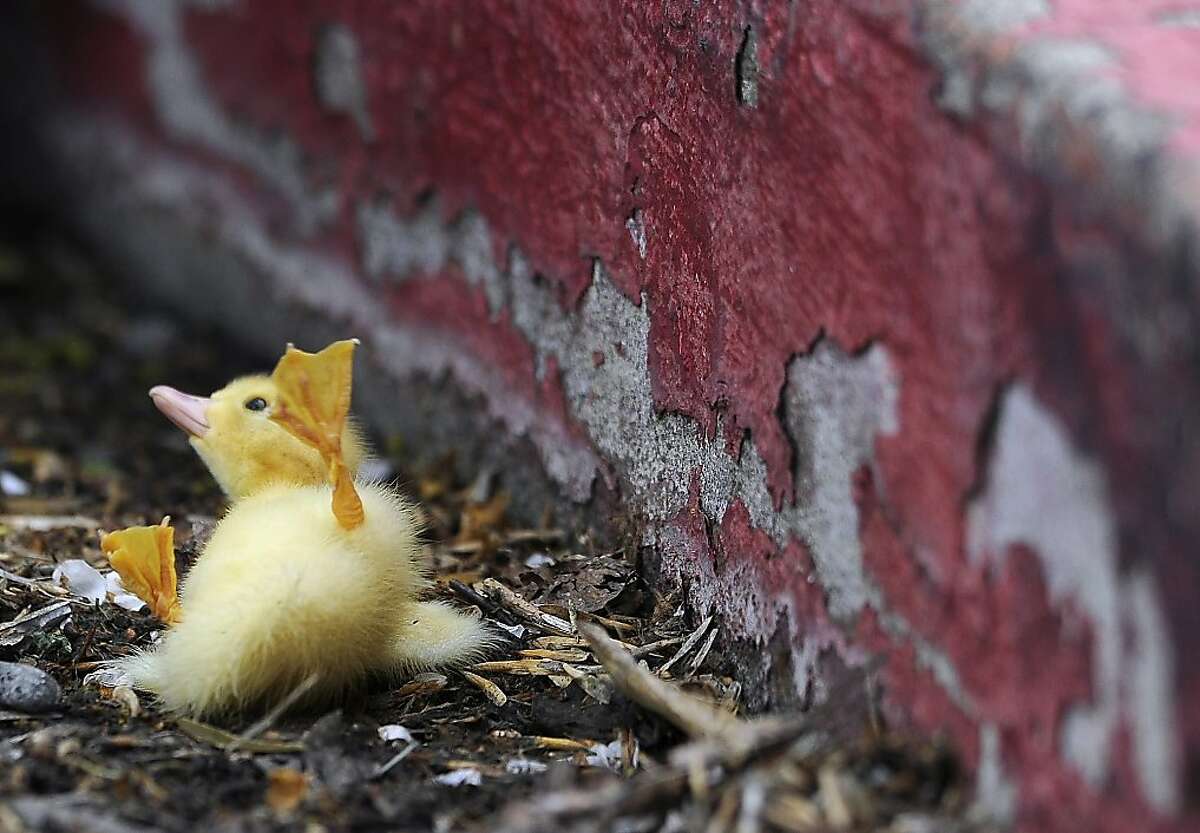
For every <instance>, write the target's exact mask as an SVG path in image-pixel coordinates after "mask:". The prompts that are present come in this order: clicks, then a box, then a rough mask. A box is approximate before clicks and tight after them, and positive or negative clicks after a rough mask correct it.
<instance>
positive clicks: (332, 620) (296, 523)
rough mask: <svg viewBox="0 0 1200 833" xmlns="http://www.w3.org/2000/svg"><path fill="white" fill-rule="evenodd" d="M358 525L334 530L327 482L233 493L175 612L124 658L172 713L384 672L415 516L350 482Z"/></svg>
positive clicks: (397, 622) (406, 605) (233, 706)
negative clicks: (161, 630) (146, 648)
mask: <svg viewBox="0 0 1200 833" xmlns="http://www.w3.org/2000/svg"><path fill="white" fill-rule="evenodd" d="M359 491H360V493H361V496H362V500H363V504H364V509H365V512H366V518H367V521H366V522H365V523H364V524H362V525H361V526H359V527H357V528H355V529H353V530H349V531H348V530H344V529H342V528H341V527H339V526H338V524H337V521H336V520H335V519H334V517H333V515H332V513H331V512H330V510H329V505H330V497H331V488H330V487H329V486H290V487H280V488H268V489H265V490H263V491H262V492H260V493H258V494H255V495H252V496H250V497H247V498H244V499H243V500H240V501H238V502H237V503H236V504H235V505H234V506H233V507H232V508H231V509H230V511H229V513H228V514H227V515H226V516H225V517H224V518H223V519H222V520H221V522H220V523H219V524H218V525H217V529H216V531H215V532H214V534H213V537H212V538H211V539H210V541H209V542H208V544H207V546H206V547H205V549H204V552H203V553H202V554H201V556H200V558H199V559H198V560H197V561H196V564H195V565H194V566H193V568H192V570H191V572H190V573H189V575H188V576H187V578H186V579H185V581H184V586H183V593H182V608H183V619H182V621H181V622H180V623H179V624H178V625H176V626H175V627H174V628H172V629H170V630H169V631H167V633H166V635H165V636H164V637H163V640H162V642H161V644H160V645H159V646H157V648H156V649H155V650H154V651H153V652H152V653H149V654H143V655H141V656H138V657H135V658H132V659H131V660H129V661H127V662H126V664H125V667H126V669H127V670H128V671H129V672H130V674H131V676H132V677H133V679H134V681H135V682H136V683H138V684H140V685H142V686H144V687H147V688H150V689H151V690H153V691H155V692H156V693H157V694H158V695H159V696H160V697H161V699H162V700H163V702H164V704H165V705H166V706H167V707H168V708H170V709H172V710H175V711H182V712H187V713H192V714H211V713H220V712H228V711H233V710H239V709H243V708H246V707H248V706H254V705H259V704H269V703H271V702H274V701H276V700H278V699H280V698H281V697H283V696H286V695H287V694H288V693H289V692H290V691H292V690H293V689H295V688H296V687H297V686H298V685H299V684H300V683H301V682H302V681H304V680H305V679H306V678H307V677H309V676H310V675H311V674H315V675H316V679H317V683H316V687H315V689H314V691H313V692H312V695H313V696H315V697H320V698H329V697H334V696H338V695H340V694H342V693H343V692H344V691H345V690H346V689H347V688H350V687H353V686H354V685H357V684H360V683H361V682H362V681H363V680H364V679H365V677H366V675H367V672H368V671H370V670H373V669H381V668H387V667H388V665H389V661H390V655H391V653H392V652H393V650H394V647H393V646H394V645H395V644H396V642H397V640H398V639H399V638H400V634H399V630H400V628H401V623H402V622H404V621H405V617H406V615H407V611H408V610H410V609H412V608H413V607H414V606H415V605H417V602H416V597H417V595H418V594H419V593H420V590H421V589H422V587H423V586H424V584H425V580H424V578H423V575H422V569H421V565H420V563H419V552H420V542H419V530H420V522H419V512H418V510H417V509H416V508H415V507H413V506H412V505H411V504H409V503H407V502H406V501H405V500H404V499H403V498H401V497H400V496H399V495H397V494H396V493H395V492H394V491H392V490H390V489H388V488H387V487H385V486H381V485H378V484H360V485H359Z"/></svg>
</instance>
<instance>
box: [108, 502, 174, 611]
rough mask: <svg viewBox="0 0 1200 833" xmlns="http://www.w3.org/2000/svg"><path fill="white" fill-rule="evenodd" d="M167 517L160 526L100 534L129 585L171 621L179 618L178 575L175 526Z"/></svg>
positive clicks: (116, 566) (135, 592) (152, 609)
mask: <svg viewBox="0 0 1200 833" xmlns="http://www.w3.org/2000/svg"><path fill="white" fill-rule="evenodd" d="M168 520H169V519H167V518H163V520H162V523H161V524H159V525H158V526H131V527H127V528H125V529H120V530H117V531H115V532H109V533H108V534H107V535H102V536H101V537H100V549H102V550H103V551H104V554H105V555H107V556H108V563H109V564H111V565H112V567H113V569H114V570H116V571H117V574H118V575H119V576H120V577H121V583H122V584H124V585H125V589H126V590H128V591H129V592H130V593H132V594H133V595H135V596H137V597H138V598H139V599H141V600H142V601H143V602H145V603H146V604H147V605H149V606H150V610H151V612H152V613H153V614H154V615H155V616H157V617H158V618H159V619H162V620H163V621H164V622H166V623H167V624H168V625H173V624H175V623H176V622H178V621H179V619H180V616H181V614H182V611H181V609H180V606H179V596H178V592H177V590H178V587H177V585H178V580H177V578H176V576H175V530H174V529H172V528H171V527H170V526H169V525H168V523H167V521H168Z"/></svg>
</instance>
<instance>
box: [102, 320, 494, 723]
mask: <svg viewBox="0 0 1200 833" xmlns="http://www.w3.org/2000/svg"><path fill="white" fill-rule="evenodd" d="M354 344H355V342H352V341H345V342H338V343H336V344H334V345H331V346H330V347H328V348H326V349H325V350H323V351H321V352H320V353H317V354H309V353H303V352H301V351H299V350H295V349H294V348H292V347H290V346H289V348H288V352H287V354H286V355H285V356H284V358H283V359H281V360H280V362H279V365H278V366H277V367H276V369H275V372H274V373H273V374H272V375H271V376H250V377H245V378H242V379H238V380H236V381H234V382H232V383H231V384H229V385H228V386H226V387H225V388H222V389H221V390H219V391H217V392H216V393H214V394H213V395H212V397H211V398H202V397H196V396H190V395H188V394H185V393H181V392H179V391H177V390H175V389H173V388H169V387H163V386H160V387H156V388H154V389H152V390H151V391H150V396H151V398H152V399H153V400H154V403H155V405H157V406H158V408H159V410H161V411H162V412H163V413H164V414H165V415H166V416H167V417H168V418H170V419H171V421H172V422H174V423H175V424H176V425H177V426H179V427H180V428H182V429H183V430H184V431H186V432H187V433H188V435H189V438H190V439H189V442H190V443H191V445H192V447H193V448H195V449H196V451H197V452H198V453H199V455H200V457H201V459H203V461H204V462H205V464H206V465H207V466H208V468H209V470H210V471H211V472H212V474H213V476H214V477H216V479H217V482H218V483H220V485H221V487H222V489H224V490H225V492H226V494H227V495H228V496H229V498H230V500H231V502H232V505H231V506H230V509H229V511H228V513H227V514H226V515H225V516H224V517H223V518H222V519H221V521H220V523H219V524H218V525H217V528H216V530H215V531H214V533H213V535H212V538H211V539H210V540H209V542H208V544H207V545H206V546H205V548H204V551H203V552H202V553H201V555H200V557H199V558H198V559H197V561H196V563H195V565H194V566H193V567H192V569H191V571H190V572H189V574H188V575H187V578H186V579H185V581H184V583H183V590H182V594H181V598H179V599H176V598H175V587H174V585H175V571H174V553H173V548H172V544H171V537H170V534H171V530H170V527H167V526H165V525H164V526H160V527H132V528H130V529H127V530H122V531H119V532H114V533H110V534H109V535H107V536H105V537H104V539H103V541H102V546H103V548H104V550H105V552H107V553H109V557H110V560H111V562H112V564H113V567H114V568H115V569H116V570H117V571H118V573H120V574H121V576H122V578H123V579H124V583H125V586H126V587H127V588H129V589H130V590H131V592H135V593H137V594H138V595H139V596H140V597H141V598H142V599H143V600H144V601H146V602H147V603H148V604H149V605H150V606H151V610H152V611H153V612H154V613H155V614H156V615H158V616H159V617H160V618H162V619H163V621H165V622H167V623H168V624H169V625H171V627H170V628H169V629H168V630H167V631H166V633H165V635H164V637H163V638H162V640H161V641H160V642H159V644H158V645H157V646H155V647H154V648H153V649H152V650H151V651H149V652H146V653H142V654H138V655H135V656H132V657H129V658H126V659H123V660H120V661H119V662H118V667H119V668H121V669H122V670H124V671H125V672H126V673H127V674H128V675H129V676H130V678H131V679H132V680H133V682H134V683H135V684H136V685H137V686H139V687H141V688H145V689H148V690H150V691H152V692H154V693H155V694H157V695H158V696H159V698H160V699H161V700H162V702H163V703H164V704H165V706H166V707H167V708H168V709H171V710H173V711H177V712H182V713H186V714H192V715H213V714H218V715H219V714H228V713H232V712H237V711H244V710H247V709H261V708H263V707H268V706H270V705H272V704H274V703H276V702H279V701H280V700H282V699H283V698H285V697H287V696H288V695H289V694H290V693H292V692H293V691H295V690H296V689H297V688H299V687H301V686H302V685H303V686H311V690H309V691H308V694H307V695H306V700H314V699H315V700H324V701H328V700H331V699H335V698H337V697H339V696H340V695H342V694H344V693H345V692H347V691H348V690H350V689H353V688H355V687H357V686H360V685H362V683H363V682H364V681H365V680H366V678H367V677H368V675H370V674H371V673H383V674H395V673H398V672H405V671H410V670H413V669H420V668H431V667H438V666H445V665H455V664H461V663H465V662H469V661H471V660H473V659H475V658H477V657H478V656H479V655H481V654H482V653H483V652H484V651H486V649H487V648H488V647H489V646H490V645H491V644H492V642H493V641H494V636H493V634H491V633H490V632H489V631H488V629H487V628H486V626H485V625H484V624H483V623H482V622H480V621H479V620H478V619H476V618H473V617H471V616H468V615H466V614H464V613H461V612H459V611H457V610H455V609H454V608H452V607H451V606H449V605H446V604H441V603H438V602H428V601H419V596H420V595H421V593H422V592H423V591H424V590H425V589H426V588H427V587H428V586H429V581H428V579H427V578H426V576H425V574H424V568H423V566H422V564H421V563H420V557H419V555H420V552H421V545H420V541H419V536H420V527H421V520H420V513H419V510H418V509H417V508H416V507H415V506H413V505H412V504H411V503H409V502H407V501H406V500H405V499H404V498H403V497H401V496H400V494H398V493H397V492H396V491H395V490H394V489H393V488H391V487H390V486H387V485H384V484H381V483H367V482H362V481H356V480H354V479H353V476H354V473H355V471H356V469H357V467H358V464H359V462H360V461H361V460H362V458H363V457H364V448H363V442H362V440H361V438H360V437H359V435H358V433H357V432H356V431H355V430H354V429H353V427H352V426H350V425H349V424H347V423H346V416H347V412H348V410H349V404H350V373H351V360H352V354H353V349H354Z"/></svg>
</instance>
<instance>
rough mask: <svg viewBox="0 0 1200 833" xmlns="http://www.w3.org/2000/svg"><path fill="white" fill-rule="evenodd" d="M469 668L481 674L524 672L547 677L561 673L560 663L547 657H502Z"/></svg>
mask: <svg viewBox="0 0 1200 833" xmlns="http://www.w3.org/2000/svg"><path fill="white" fill-rule="evenodd" d="M471 670H472V671H475V672H478V673H482V674H525V675H529V676H534V677H547V676H550V675H551V674H562V673H563V669H562V663H561V662H555V661H554V660H549V659H502V660H493V661H491V662H477V663H475V664H474V665H472V666H471Z"/></svg>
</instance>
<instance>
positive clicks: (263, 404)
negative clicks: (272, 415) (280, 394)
mask: <svg viewBox="0 0 1200 833" xmlns="http://www.w3.org/2000/svg"><path fill="white" fill-rule="evenodd" d="M266 409H267V400H265V399H263V398H262V397H261V396H256V397H254V398H253V399H247V400H246V410H247V411H265V410H266Z"/></svg>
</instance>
